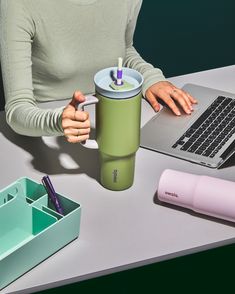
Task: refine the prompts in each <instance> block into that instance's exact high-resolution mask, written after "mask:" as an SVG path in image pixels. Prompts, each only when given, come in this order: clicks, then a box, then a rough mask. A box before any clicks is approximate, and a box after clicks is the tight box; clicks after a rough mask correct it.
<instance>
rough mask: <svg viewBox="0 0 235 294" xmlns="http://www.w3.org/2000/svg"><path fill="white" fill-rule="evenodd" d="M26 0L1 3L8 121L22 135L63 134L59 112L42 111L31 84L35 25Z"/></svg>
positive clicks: (1, 38) (1, 35) (9, 0)
mask: <svg viewBox="0 0 235 294" xmlns="http://www.w3.org/2000/svg"><path fill="white" fill-rule="evenodd" d="M26 9H27V5H26V4H25V3H24V1H23V0H22V1H14V0H1V6H0V30H1V31H0V44H1V50H0V54H1V55H0V57H1V67H2V75H3V83H4V93H5V100H6V106H5V111H6V118H7V122H8V124H9V125H10V126H11V128H12V129H13V130H14V131H15V132H17V133H19V134H22V135H27V136H42V135H46V136H47V135H48V136H50V135H62V129H61V113H62V108H60V109H53V110H51V109H46V110H45V109H40V108H39V107H38V106H37V103H36V98H35V97H34V92H33V90H34V89H33V82H32V54H31V51H32V50H31V49H32V44H33V38H34V35H35V30H36V26H35V23H34V21H33V19H32V17H31V16H30V13H29V11H27V10H26Z"/></svg>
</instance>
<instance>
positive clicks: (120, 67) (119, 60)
mask: <svg viewBox="0 0 235 294" xmlns="http://www.w3.org/2000/svg"><path fill="white" fill-rule="evenodd" d="M122 84H123V81H122V58H121V57H119V58H118V68H117V80H116V85H118V86H121V85H122Z"/></svg>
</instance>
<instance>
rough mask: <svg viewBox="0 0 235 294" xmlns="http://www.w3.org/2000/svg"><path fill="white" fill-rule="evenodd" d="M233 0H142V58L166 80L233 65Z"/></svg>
mask: <svg viewBox="0 0 235 294" xmlns="http://www.w3.org/2000/svg"><path fill="white" fill-rule="evenodd" d="M234 13H235V0H178V1H177V0H161V1H160V0H155V1H154V0H143V5H142V9H141V13H140V15H139V19H138V24H137V30H136V34H135V46H136V48H137V49H138V51H139V52H140V53H141V55H142V56H143V57H144V58H145V59H146V60H147V61H149V62H150V63H152V64H153V65H154V66H156V67H160V68H161V69H162V70H163V72H164V74H165V75H166V76H167V77H170V76H175V75H181V74H186V73H191V72H196V71H201V70H206V69H211V68H215V67H222V66H226V65H231V64H235V17H234Z"/></svg>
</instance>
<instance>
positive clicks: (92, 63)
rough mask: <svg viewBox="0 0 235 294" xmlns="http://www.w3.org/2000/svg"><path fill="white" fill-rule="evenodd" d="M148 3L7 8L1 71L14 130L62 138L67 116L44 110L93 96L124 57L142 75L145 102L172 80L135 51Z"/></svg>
mask: <svg viewBox="0 0 235 294" xmlns="http://www.w3.org/2000/svg"><path fill="white" fill-rule="evenodd" d="M141 3H142V0H121V1H115V0H1V6H0V8H1V10H0V13H1V14H0V21H1V23H0V30H1V31H0V44H1V50H0V52H1V66H2V75H3V84H4V92H5V99H6V106H5V110H6V117H7V122H8V123H9V125H10V126H11V128H12V129H13V130H15V131H16V132H17V133H19V134H23V135H27V136H42V135H44V136H45V135H46V136H47V135H49V136H50V135H62V134H63V131H62V127H61V114H62V110H63V108H56V109H41V108H40V104H38V103H37V102H39V101H50V100H61V99H67V98H70V97H72V95H73V93H74V91H75V90H80V91H82V92H83V93H84V94H88V93H93V92H94V84H93V77H94V74H95V73H96V72H97V71H98V70H100V69H103V68H105V67H111V66H116V64H117V59H118V57H120V56H121V57H123V58H124V65H125V66H127V67H131V68H134V69H136V70H138V71H139V72H141V73H142V74H143V76H144V85H143V95H144V94H145V91H146V89H147V88H148V87H149V86H151V85H152V84H154V83H155V82H157V81H160V80H165V78H164V76H163V74H162V72H161V70H160V69H157V68H153V66H152V65H150V64H149V63H147V62H145V61H144V60H143V59H142V58H141V57H140V56H139V54H138V53H137V51H136V50H135V48H134V47H133V34H134V30H135V26H136V21H137V17H138V13H139V10H140V7H141ZM149 46H151V43H150V44H149ZM66 103H67V102H66V101H65V104H66Z"/></svg>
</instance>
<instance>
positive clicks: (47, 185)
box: [42, 176, 64, 215]
mask: <svg viewBox="0 0 235 294" xmlns="http://www.w3.org/2000/svg"><path fill="white" fill-rule="evenodd" d="M42 183H43V185H44V187H45V189H46V191H47V194H48V196H49V197H50V199H51V201H52V203H53V205H54V206H55V209H56V211H57V212H58V213H60V214H62V215H64V212H63V209H62V207H61V205H60V202H59V199H58V197H57V195H56V192H55V189H54V187H53V185H52V183H51V180H50V178H49V176H44V177H43V178H42Z"/></svg>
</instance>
